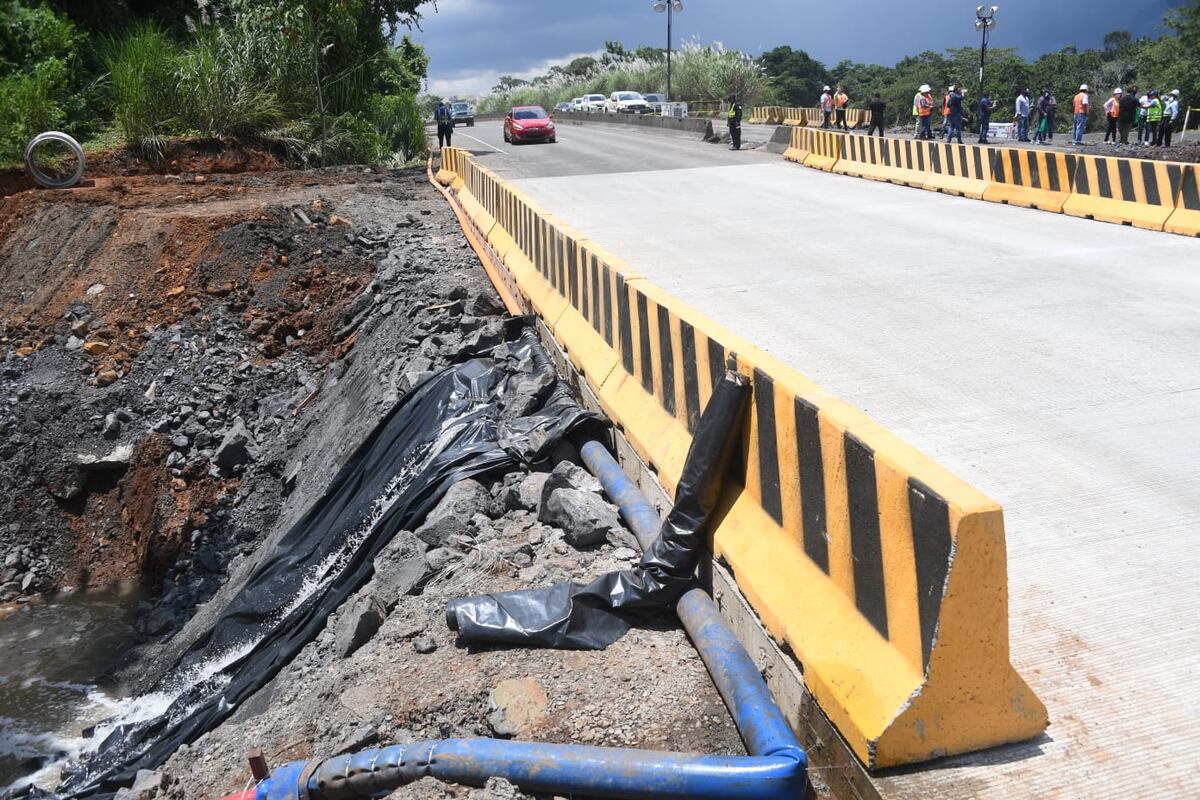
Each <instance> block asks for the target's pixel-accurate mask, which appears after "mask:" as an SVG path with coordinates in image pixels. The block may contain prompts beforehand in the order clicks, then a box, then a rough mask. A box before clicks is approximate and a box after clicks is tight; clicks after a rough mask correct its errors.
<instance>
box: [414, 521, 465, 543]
mask: <svg viewBox="0 0 1200 800" xmlns="http://www.w3.org/2000/svg"><path fill="white" fill-rule="evenodd" d="M416 536H417V538H418V539H420V540H421V541H422V542H424V543H425V544H427V545H429V546H430V547H442V546H443V545H445V544H446V543H447V542H449V541H450V540H451V539H452V538H454V537H460V538H461V537H465V538H467V539H473V538H475V537H474V536H473V535H472V533H471V526H470V525H468V524H467V521H466V520H465V519H463V518H462V517H458V516H453V515H447V516H444V517H438V518H437V519H435V520H433V521H432V522H426V523H425V524H424V525H422V526H421V527H419V528H417V531H416Z"/></svg>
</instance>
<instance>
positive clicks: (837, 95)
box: [833, 86, 850, 131]
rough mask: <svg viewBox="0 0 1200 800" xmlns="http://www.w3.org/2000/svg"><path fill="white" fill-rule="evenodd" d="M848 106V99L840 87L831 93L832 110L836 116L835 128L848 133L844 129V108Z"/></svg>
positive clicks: (845, 128)
mask: <svg viewBox="0 0 1200 800" xmlns="http://www.w3.org/2000/svg"><path fill="white" fill-rule="evenodd" d="M848 105H850V97H849V96H848V95H847V94H846V93H845V92H843V91H842V87H840V86H839V87H837V91H836V92H834V93H833V110H834V112H835V113H836V114H837V127H838V128H840V129H841V130H844V131H848V130H850V129H849V128H847V127H846V106H848Z"/></svg>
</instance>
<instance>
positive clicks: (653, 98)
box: [642, 92, 667, 114]
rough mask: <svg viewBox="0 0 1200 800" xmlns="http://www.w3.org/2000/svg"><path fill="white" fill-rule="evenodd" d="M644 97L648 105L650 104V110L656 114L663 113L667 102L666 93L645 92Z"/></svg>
mask: <svg viewBox="0 0 1200 800" xmlns="http://www.w3.org/2000/svg"><path fill="white" fill-rule="evenodd" d="M642 99H644V100H645V101H646V105H648V106H650V111H651V112H653V113H655V114H661V113H662V107H663V103H665V102H667V96H666V95H665V94H658V93H657V92H655V93H651V94H644V95H642Z"/></svg>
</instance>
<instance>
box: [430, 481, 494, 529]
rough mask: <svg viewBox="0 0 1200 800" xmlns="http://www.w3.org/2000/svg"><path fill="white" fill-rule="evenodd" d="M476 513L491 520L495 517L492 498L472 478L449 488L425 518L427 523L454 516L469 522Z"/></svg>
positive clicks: (481, 485)
mask: <svg viewBox="0 0 1200 800" xmlns="http://www.w3.org/2000/svg"><path fill="white" fill-rule="evenodd" d="M477 512H481V513H484V514H487V515H488V516H489V517H492V518H493V519H494V518H495V516H496V513H495V508H494V506H493V504H492V496H491V495H490V494H488V490H487V489H485V488H483V484H481V483H480V482H479V481H477V480H474V479H472V478H467V479H466V480H462V481H459V482H458V483H456V484H454V485H453V486H451V487H450V488H449V489H448V490H447V491H446V494H445V496H444V497H442V499H441V501H440V502H439V503H438V504H437V505H436V506H434V509H433V510H432V511H430V512H429V515H428V516H427V517H426V518H425V521H426V522H427V523H428V522H430V521H432V520H435V519H440V518H441V517H446V516H455V517H458V518H459V519H461V520H464V521H466V520H469V519H470V518H471V517H473V516H474V515H475V514H476V513H477Z"/></svg>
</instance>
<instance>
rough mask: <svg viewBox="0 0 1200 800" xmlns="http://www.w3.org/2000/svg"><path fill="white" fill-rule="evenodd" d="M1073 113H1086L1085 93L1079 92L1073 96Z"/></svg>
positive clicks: (1086, 97) (1086, 99)
mask: <svg viewBox="0 0 1200 800" xmlns="http://www.w3.org/2000/svg"><path fill="white" fill-rule="evenodd" d="M1075 113H1076V114H1086V113H1088V96H1087V92H1080V93H1079V94H1077V95H1075Z"/></svg>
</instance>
